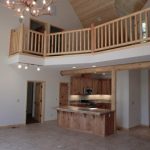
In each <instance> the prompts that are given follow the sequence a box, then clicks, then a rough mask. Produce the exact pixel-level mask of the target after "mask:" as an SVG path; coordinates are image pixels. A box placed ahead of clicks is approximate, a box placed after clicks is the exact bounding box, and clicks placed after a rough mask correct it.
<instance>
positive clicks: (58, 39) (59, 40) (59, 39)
mask: <svg viewBox="0 0 150 150" xmlns="http://www.w3.org/2000/svg"><path fill="white" fill-rule="evenodd" d="M57 37H58V43H57V44H58V53H61V51H60V34H58V35H57Z"/></svg>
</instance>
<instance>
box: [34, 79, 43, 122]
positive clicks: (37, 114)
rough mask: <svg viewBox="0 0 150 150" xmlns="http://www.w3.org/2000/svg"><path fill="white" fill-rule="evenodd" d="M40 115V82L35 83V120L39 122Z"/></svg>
mask: <svg viewBox="0 0 150 150" xmlns="http://www.w3.org/2000/svg"><path fill="white" fill-rule="evenodd" d="M41 116H42V83H40V82H37V83H36V85H35V120H37V121H38V122H41Z"/></svg>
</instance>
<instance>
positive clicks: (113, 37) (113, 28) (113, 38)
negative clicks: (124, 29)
mask: <svg viewBox="0 0 150 150" xmlns="http://www.w3.org/2000/svg"><path fill="white" fill-rule="evenodd" d="M112 34H113V35H112V43H113V45H115V37H116V36H115V23H114V22H113V23H112Z"/></svg>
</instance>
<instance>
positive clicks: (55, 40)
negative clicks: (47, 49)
mask: <svg viewBox="0 0 150 150" xmlns="http://www.w3.org/2000/svg"><path fill="white" fill-rule="evenodd" d="M54 53H57V34H55V52H54Z"/></svg>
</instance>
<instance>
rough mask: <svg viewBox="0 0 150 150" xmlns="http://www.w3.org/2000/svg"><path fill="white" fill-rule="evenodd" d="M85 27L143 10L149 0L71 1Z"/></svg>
mask: <svg viewBox="0 0 150 150" xmlns="http://www.w3.org/2000/svg"><path fill="white" fill-rule="evenodd" d="M69 1H70V3H71V5H72V7H73V8H74V10H75V12H76V14H77V15H78V17H79V19H80V21H81V23H82V24H83V26H84V27H89V26H90V25H91V24H92V23H94V24H95V25H98V24H102V23H104V22H107V21H110V20H113V19H115V18H117V17H120V16H123V15H127V14H130V13H132V12H135V11H138V10H140V9H142V8H143V6H144V4H145V3H146V2H147V0H129V1H127V0H69Z"/></svg>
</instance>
